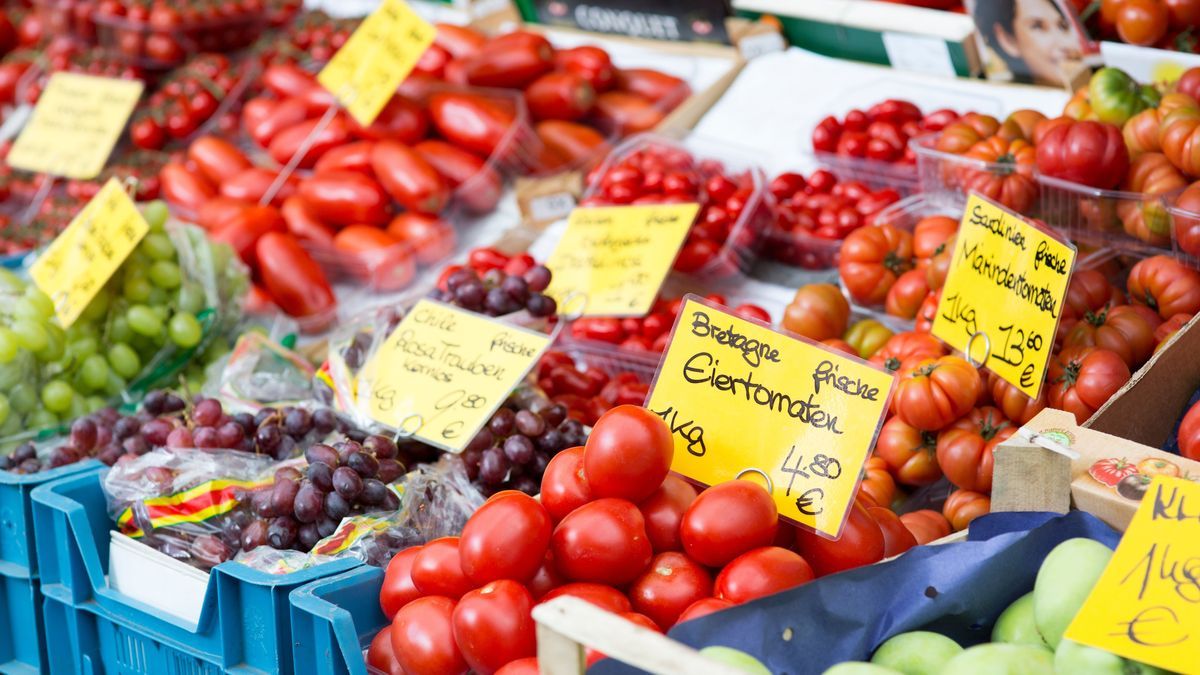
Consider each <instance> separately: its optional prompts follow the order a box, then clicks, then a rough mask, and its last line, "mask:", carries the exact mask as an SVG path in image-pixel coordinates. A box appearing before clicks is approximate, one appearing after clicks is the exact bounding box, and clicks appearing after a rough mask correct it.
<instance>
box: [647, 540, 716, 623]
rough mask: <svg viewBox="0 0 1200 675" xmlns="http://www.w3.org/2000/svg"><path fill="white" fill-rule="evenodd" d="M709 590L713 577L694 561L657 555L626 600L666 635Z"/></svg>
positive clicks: (710, 593)
mask: <svg viewBox="0 0 1200 675" xmlns="http://www.w3.org/2000/svg"><path fill="white" fill-rule="evenodd" d="M712 590H713V582H712V576H711V575H710V574H709V573H708V570H706V569H704V568H703V567H702V566H701V565H700V564H699V563H697V562H696V561H695V560H692V559H691V558H689V557H687V556H686V555H684V554H682V553H674V552H669V553H660V554H658V555H656V556H654V559H653V560H651V561H650V569H648V570H646V572H645V573H644V574H642V576H640V577H638V578H637V580H636V581H634V582H633V585H632V586H630V588H629V600H630V602H631V603H632V604H633V610H634V611H635V612H641V613H642V614H645V615H646V616H648V617H650V618H651V619H653V620H654V622H655V623H656V624H658V627H659V628H661V629H662V630H664V631H665V630H668V629H670V628H671V626H674V625H675V622H676V621H677V620H678V619H679V615H680V614H682V613H683V611H684V610H685V609H687V608H688V607H690V606H691V605H692V603H695V602H696V601H698V600H703V599H704V598H707V597H709V596H710V595H712Z"/></svg>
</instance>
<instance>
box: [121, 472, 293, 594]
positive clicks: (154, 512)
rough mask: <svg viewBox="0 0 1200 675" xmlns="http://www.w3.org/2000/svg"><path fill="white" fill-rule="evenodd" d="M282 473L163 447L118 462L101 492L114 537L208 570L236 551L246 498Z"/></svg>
mask: <svg viewBox="0 0 1200 675" xmlns="http://www.w3.org/2000/svg"><path fill="white" fill-rule="evenodd" d="M302 461H303V460H293V461H292V464H300V463H302ZM280 468H281V464H280V463H279V462H275V461H274V460H272V459H270V458H269V457H265V456H262V455H253V454H248V453H244V452H239V451H235V450H200V449H193V448H163V449H159V450H154V451H152V452H148V453H146V454H144V455H142V456H140V457H131V459H130V460H129V461H121V462H118V463H117V464H116V465H115V466H114V467H113V468H112V469H111V470H110V471H109V472H108V473H107V474H106V475H105V477H104V493H105V495H106V497H107V499H108V510H109V515H110V516H111V517H112V518H113V520H114V521H115V522H116V524H117V529H118V531H119V532H121V533H122V534H124V535H126V536H128V537H131V538H133V539H137V540H140V541H141V542H142V543H144V544H146V545H147V546H150V547H152V548H154V549H157V550H158V551H160V552H162V553H165V554H167V555H169V556H171V557H172V558H175V559H176V560H180V561H183V562H185V563H188V564H189V565H192V566H193V567H198V568H200V569H204V570H208V569H211V568H213V567H215V566H216V565H218V564H220V563H222V562H225V561H226V560H230V559H232V558H233V557H234V555H235V554H236V553H237V551H238V550H239V548H240V547H241V540H242V529H243V528H244V527H246V526H247V525H249V524H250V523H251V521H252V520H253V517H252V515H251V510H250V501H251V499H252V498H253V496H254V495H255V494H256V493H260V492H263V491H265V490H269V488H270V487H271V485H272V484H273V483H274V482H275V475H276V473H277V471H278V470H280Z"/></svg>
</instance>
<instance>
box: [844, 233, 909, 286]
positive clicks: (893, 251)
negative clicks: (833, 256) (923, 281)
mask: <svg viewBox="0 0 1200 675" xmlns="http://www.w3.org/2000/svg"><path fill="white" fill-rule="evenodd" d="M912 257H913V249H912V235H911V234H909V233H908V232H906V231H904V230H901V229H899V228H895V227H892V226H891V225H886V224H885V225H875V226H873V227H861V228H859V229H857V230H855V231H854V232H851V233H850V236H848V237H846V240H845V241H844V242H842V252H841V258H839V260H838V275H839V276H840V277H841V280H842V285H843V286H845V287H846V292H847V293H849V294H850V297H851V298H853V299H854V300H855V301H856V302H858V303H860V304H863V305H869V306H873V305H882V304H883V303H884V301H885V300H886V299H887V294H888V291H890V290H891V289H892V285H893V284H895V283H896V280H897V279H898V278H899V277H900V275H901V274H904V273H905V272H907V271H908V270H910V269H912V265H913V262H912Z"/></svg>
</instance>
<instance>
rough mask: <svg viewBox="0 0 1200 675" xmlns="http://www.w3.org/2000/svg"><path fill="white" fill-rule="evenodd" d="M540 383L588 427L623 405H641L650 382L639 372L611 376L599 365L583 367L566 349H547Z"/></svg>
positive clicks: (540, 362) (569, 413)
mask: <svg viewBox="0 0 1200 675" xmlns="http://www.w3.org/2000/svg"><path fill="white" fill-rule="evenodd" d="M536 373H537V383H538V387H540V388H541V390H542V391H544V392H546V395H547V396H549V397H550V400H551V401H553V402H554V403H557V404H558V405H561V406H564V407H566V409H567V415H568V416H569V417H571V418H573V419H577V420H579V421H580V422H583V423H584V424H586V425H588V426H592V425H594V424H595V423H596V421H597V420H599V419H600V416H601V415H603V414H604V413H606V412H608V411H609V410H611V409H613V408H615V407H617V406H619V405H641V404H642V403H644V402H645V401H646V394H648V393H650V385H649V384H648V383H647V382H645V381H643V380H642V378H640V377H638V376H637V374H635V373H632V372H629V371H622V372H618V373H616V374H615V375H612V376H609V374H608V373H607V372H605V371H604V370H603V369H601V368H597V367H596V366H592V365H589V366H584V367H579V366H577V365H576V363H575V359H573V358H571V357H570V356H569V355H568V354H566V353H565V352H560V351H557V350H551V351H548V352H546V353H545V354H544V355H543V356H542V359H541V360H540V361H538V365H537V371H536Z"/></svg>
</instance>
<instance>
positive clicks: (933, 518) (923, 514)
mask: <svg viewBox="0 0 1200 675" xmlns="http://www.w3.org/2000/svg"><path fill="white" fill-rule="evenodd" d="M900 522H901V523H904V527H906V528H907V529H908V531H909V532H911V533H912V536H913V537H914V538H915V539H916V540H917V544H918V545H920V546H924V545H925V544H928V543H929V542H931V541H936V540H938V539H941V538H942V537H945V536H947V535H949V534H950V533H951V532H952V531H953V529H952V528H951V527H950V521H949V520H946V516H943V515H942V514H941V513H940V512H938V511H934V510H932V509H920V510H918V511H909V512H908V513H906V514H904V515H902V516H900Z"/></svg>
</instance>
